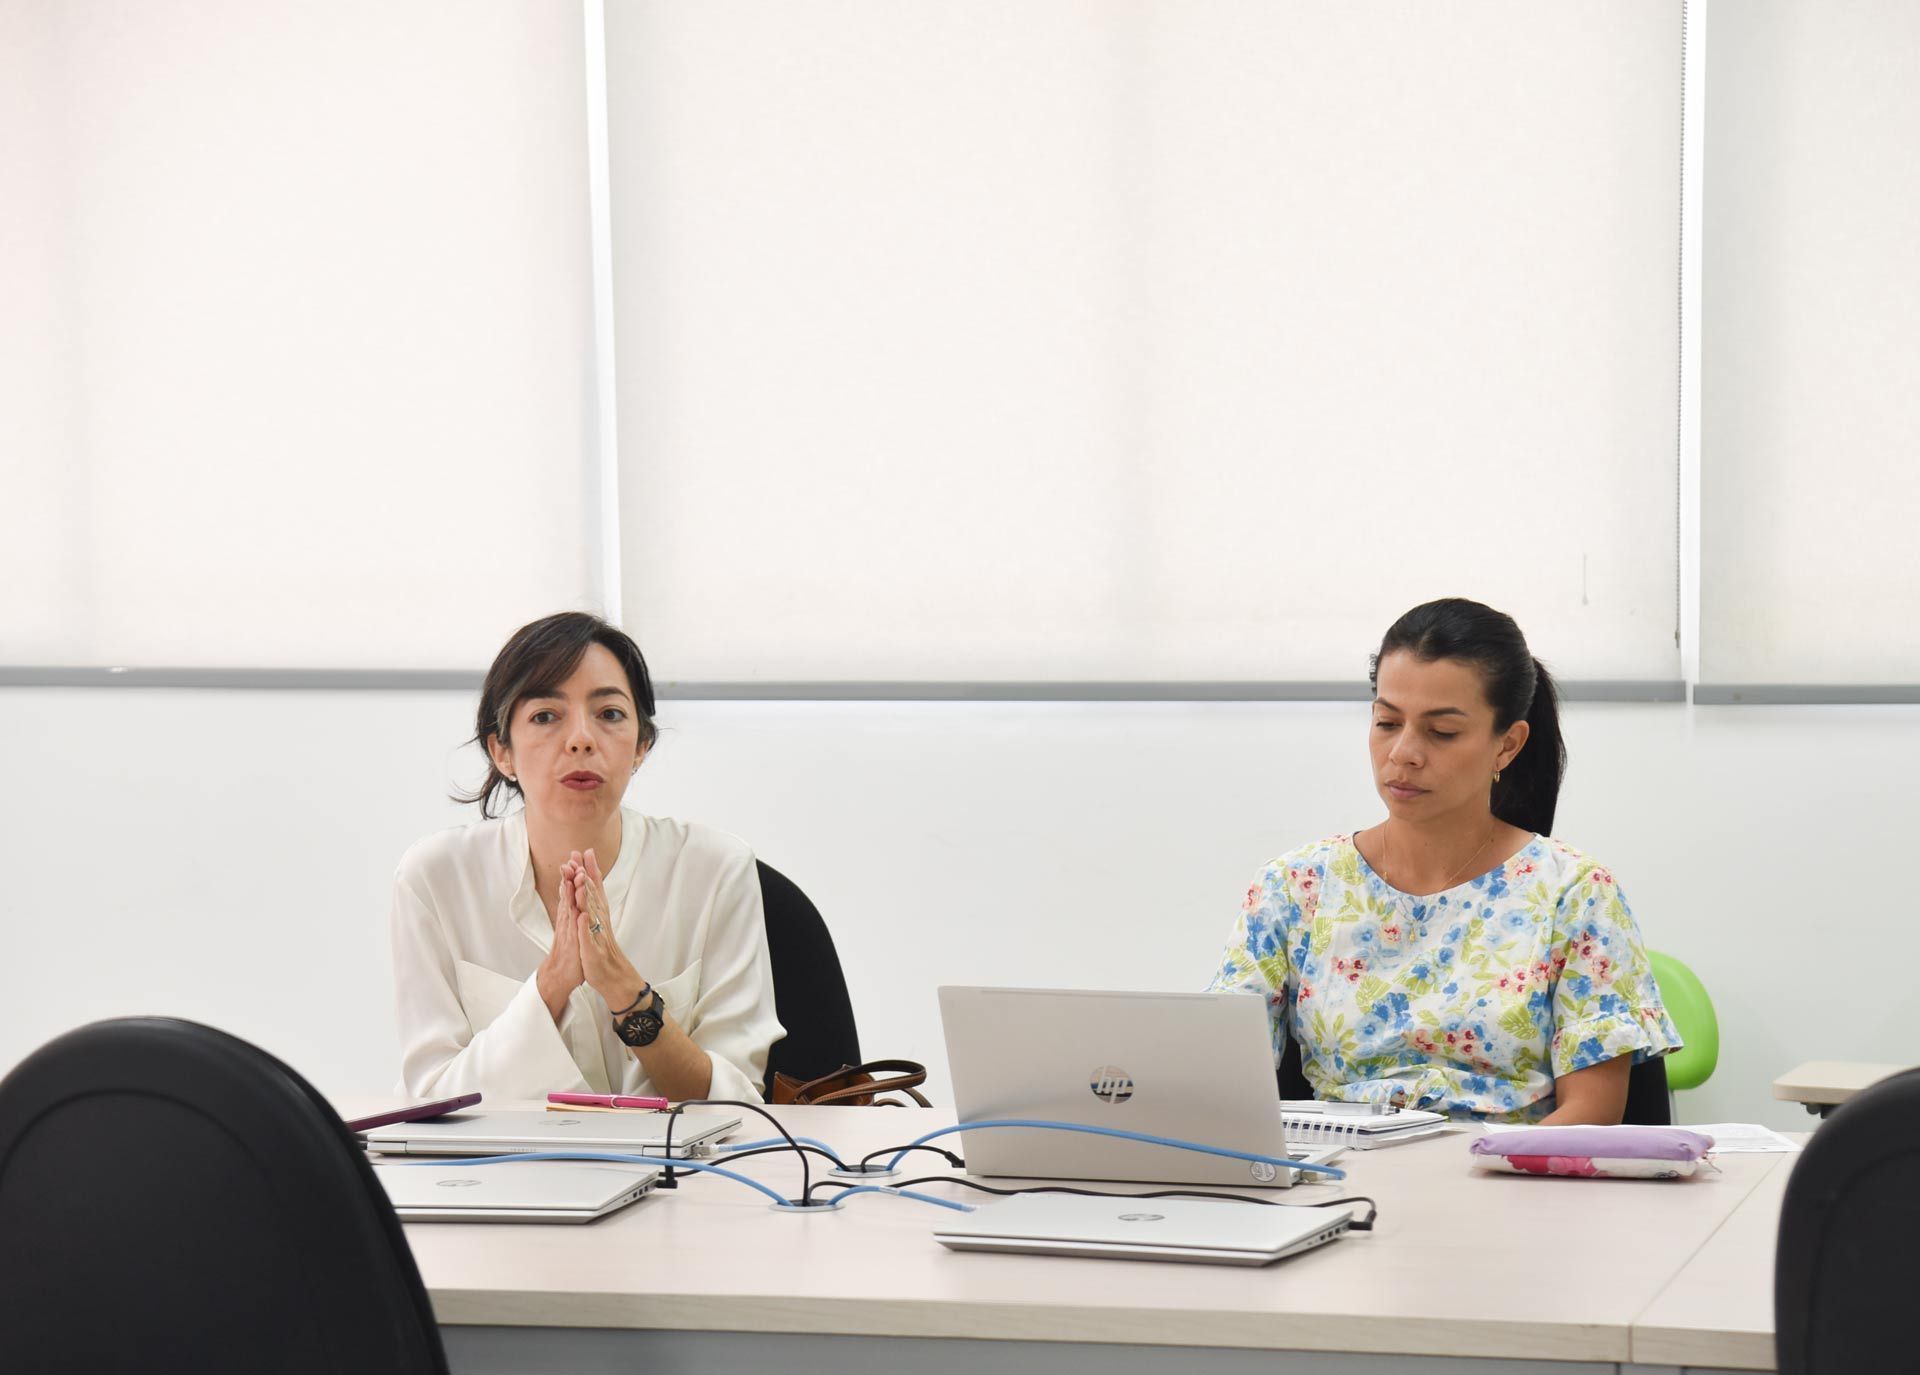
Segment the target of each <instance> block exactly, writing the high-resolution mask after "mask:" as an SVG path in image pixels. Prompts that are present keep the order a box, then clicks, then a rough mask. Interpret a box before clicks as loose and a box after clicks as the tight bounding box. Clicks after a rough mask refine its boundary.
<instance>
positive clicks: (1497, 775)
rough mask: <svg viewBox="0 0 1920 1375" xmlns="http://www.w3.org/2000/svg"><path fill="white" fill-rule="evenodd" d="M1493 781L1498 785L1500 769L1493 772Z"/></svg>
mask: <svg viewBox="0 0 1920 1375" xmlns="http://www.w3.org/2000/svg"><path fill="white" fill-rule="evenodd" d="M1493 781H1494V782H1496V783H1498V782H1499V781H1500V770H1498V769H1495V770H1494V771H1493Z"/></svg>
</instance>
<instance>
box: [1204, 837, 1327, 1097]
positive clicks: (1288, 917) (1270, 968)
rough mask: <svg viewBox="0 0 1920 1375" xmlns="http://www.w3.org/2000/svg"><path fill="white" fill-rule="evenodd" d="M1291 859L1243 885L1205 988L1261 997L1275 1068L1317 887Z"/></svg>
mask: <svg viewBox="0 0 1920 1375" xmlns="http://www.w3.org/2000/svg"><path fill="white" fill-rule="evenodd" d="M1293 858H1294V857H1293V856H1283V857H1282V858H1280V859H1277V860H1275V861H1274V862H1273V863H1271V864H1269V865H1268V866H1267V867H1266V868H1264V869H1262V870H1261V871H1260V873H1259V874H1258V875H1257V876H1256V877H1255V878H1254V880H1253V882H1252V883H1250V884H1248V885H1247V891H1246V895H1245V896H1244V897H1242V898H1241V900H1240V913H1239V915H1238V916H1237V917H1235V918H1234V922H1233V929H1232V931H1231V932H1229V933H1228V935H1227V948H1226V950H1225V952H1224V953H1223V954H1222V955H1221V957H1220V967H1219V969H1218V970H1217V971H1216V972H1215V974H1214V976H1213V982H1212V983H1210V984H1209V985H1208V986H1207V990H1208V992H1211V993H1257V994H1259V995H1260V996H1262V997H1264V998H1265V999H1266V1001H1267V1025H1268V1028H1269V1029H1270V1030H1271V1032H1272V1035H1273V1061H1274V1064H1275V1065H1276V1066H1277V1065H1278V1064H1279V1063H1280V1056H1281V1053H1282V1052H1283V1051H1284V1050H1285V1049H1286V1044H1287V1023H1288V1020H1289V1012H1290V1009H1291V1007H1292V1004H1293V998H1294V992H1295V986H1296V979H1295V977H1294V968H1295V962H1296V960H1297V959H1298V958H1300V957H1301V956H1303V955H1304V954H1305V953H1306V952H1305V945H1304V942H1305V940H1306V930H1307V925H1306V924H1307V922H1308V921H1310V920H1311V916H1312V910H1313V906H1314V897H1315V894H1316V893H1317V892H1318V888H1319V884H1318V880H1317V878H1316V877H1315V876H1314V875H1313V874H1312V873H1311V872H1310V871H1309V872H1303V871H1302V870H1301V869H1300V868H1299V866H1298V865H1297V864H1293V863H1290V861H1291V860H1292V859H1293ZM1295 947H1298V949H1296V948H1295Z"/></svg>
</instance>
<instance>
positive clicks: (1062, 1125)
mask: <svg viewBox="0 0 1920 1375" xmlns="http://www.w3.org/2000/svg"><path fill="white" fill-rule="evenodd" d="M991 1127H1040V1128H1044V1129H1046V1130H1048V1131H1063V1132H1083V1133H1085V1134H1086V1135H1088V1136H1111V1137H1117V1138H1119V1139H1120V1140H1122V1141H1144V1142H1146V1143H1147V1144H1148V1145H1151V1146H1171V1147H1173V1148H1174V1149H1175V1150H1182V1151H1198V1152H1200V1153H1201V1154H1202V1155H1219V1156H1225V1157H1227V1158H1228V1159H1230V1160H1245V1161H1249V1162H1251V1163H1253V1164H1256V1165H1272V1166H1274V1167H1276V1168H1279V1169H1287V1170H1303V1171H1308V1172H1311V1173H1313V1174H1321V1175H1325V1176H1327V1177H1328V1178H1329V1179H1345V1178H1346V1177H1347V1172H1346V1171H1345V1170H1342V1169H1337V1168H1336V1167H1334V1166H1332V1165H1311V1164H1308V1163H1307V1162H1306V1161H1304V1160H1287V1159H1284V1158H1281V1157H1278V1156H1271V1155H1256V1154H1254V1153H1253V1152H1251V1151H1236V1150H1233V1149H1231V1148H1229V1147H1226V1146H1209V1145H1206V1144H1205V1143H1204V1142H1199V1141H1182V1140H1180V1139H1179V1138H1178V1137H1172V1136H1149V1135H1148V1134H1147V1133H1145V1132H1132V1131H1125V1130H1123V1129H1121V1128H1119V1127H1090V1126H1087V1125H1085V1124H1084V1123H1080V1122H1045V1121H1039V1120H1036V1119H1033V1118H1025V1117H1009V1118H1004V1119H995V1120H993V1121H989V1122H960V1123H957V1124H955V1125H954V1126H951V1127H942V1128H940V1130H938V1131H931V1132H928V1133H927V1134H926V1135H925V1136H922V1137H920V1138H919V1139H917V1140H915V1141H911V1142H909V1143H907V1144H906V1145H904V1146H902V1147H901V1148H900V1149H899V1150H898V1151H896V1152H895V1153H894V1156H893V1159H891V1160H889V1161H888V1162H887V1163H886V1168H887V1169H889V1170H897V1169H899V1168H900V1161H901V1160H902V1159H903V1158H905V1156H906V1154H907V1152H908V1151H910V1150H912V1149H914V1147H916V1146H924V1145H926V1144H927V1142H929V1141H932V1140H934V1139H935V1138H936V1137H941V1136H950V1135H952V1134H953V1133H954V1132H970V1131H984V1130H986V1129H988V1128H991ZM881 1154H884V1152H881V1151H875V1152H873V1155H869V1156H867V1157H866V1158H865V1159H864V1160H862V1161H861V1164H863V1165H864V1164H865V1163H866V1161H867V1160H871V1159H872V1158H873V1156H874V1155H881Z"/></svg>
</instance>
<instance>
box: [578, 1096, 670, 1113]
mask: <svg viewBox="0 0 1920 1375" xmlns="http://www.w3.org/2000/svg"><path fill="white" fill-rule="evenodd" d="M547 1101H548V1102H549V1103H565V1104H568V1105H569V1106H572V1107H576V1108H652V1109H653V1110H654V1111H655V1112H665V1111H666V1110H667V1109H668V1108H670V1107H672V1106H673V1104H672V1103H671V1102H669V1101H668V1100H667V1099H665V1098H636V1097H634V1096H633V1095H632V1094H627V1093H550V1094H548V1095H547Z"/></svg>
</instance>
